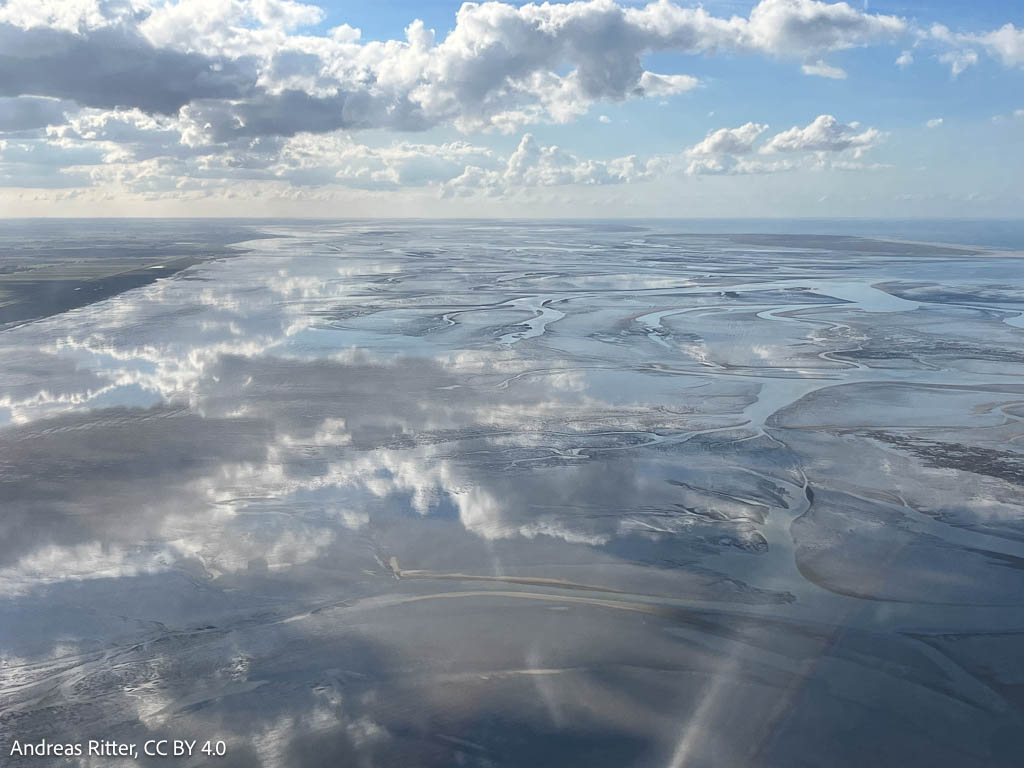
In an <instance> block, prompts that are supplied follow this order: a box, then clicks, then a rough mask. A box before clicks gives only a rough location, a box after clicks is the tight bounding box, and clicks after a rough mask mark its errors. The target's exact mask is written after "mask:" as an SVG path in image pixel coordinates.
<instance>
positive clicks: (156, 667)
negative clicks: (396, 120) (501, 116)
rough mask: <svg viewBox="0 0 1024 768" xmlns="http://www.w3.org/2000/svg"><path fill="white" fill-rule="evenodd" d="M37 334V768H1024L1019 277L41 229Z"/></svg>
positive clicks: (16, 342)
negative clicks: (102, 753) (184, 754)
mask: <svg viewBox="0 0 1024 768" xmlns="http://www.w3.org/2000/svg"><path fill="white" fill-rule="evenodd" d="M97 232H102V233H103V234H102V237H99V236H97V234H96V233H97ZM921 239H924V238H921ZM125 275H127V276H128V277H127V278H125ZM118 276H120V277H121V282H118V281H117V280H116V279H115V278H117V277H118ZM97 280H99V283H97V282H96V281H97ZM125 280H127V282H125ZM47 281H57V283H59V285H60V289H59V290H57V291H56V292H54V291H51V290H49V289H48V288H47V287H46V286H47ZM57 283H54V284H57ZM97 285H100V287H99V288H97V287H96V286H97ZM26 286H33V287H30V288H28V287H26ZM40 286H41V287H40ZM83 286H85V287H86V289H87V290H91V291H92V294H90V295H89V296H88V297H87V298H86V299H81V298H80V295H81V294H82V291H80V290H78V289H79V288H82V287H83ZM33 291H34V292H33ZM76 294H78V295H77V296H76ZM0 304H2V305H3V306H0V313H6V314H2V316H0V323H2V325H0V749H2V750H3V751H2V752H0V754H2V755H3V756H4V760H7V762H5V763H4V764H5V765H11V766H36V767H39V766H44V765H51V764H52V765H78V766H83V768H85V767H86V766H98V765H101V764H102V765H103V766H104V767H106V766H113V767H114V768H118V767H119V766H127V765H166V764H167V760H166V759H159V758H152V759H150V758H146V757H145V756H142V757H141V758H140V759H137V760H134V759H125V760H120V761H119V760H118V759H104V760H103V761H102V763H99V762H96V761H95V759H94V758H89V757H87V756H86V757H79V758H75V757H72V758H67V759H65V758H59V759H58V758H53V759H52V761H50V762H48V761H47V759H40V758H28V757H26V758H18V757H17V756H15V757H8V754H9V752H8V749H9V745H10V744H11V743H12V742H13V741H14V740H15V739H17V740H19V741H21V742H39V741H40V740H41V739H47V740H50V741H60V742H80V743H85V742H86V741H87V740H89V739H111V740H116V741H118V742H123V743H137V744H139V745H141V744H142V743H144V742H145V741H147V740H149V739H164V738H166V739H198V740H200V743H201V742H202V741H205V740H223V741H224V742H225V744H226V750H227V753H226V755H225V756H221V757H211V756H207V755H201V754H200V755H194V756H193V757H191V758H189V759H181V760H175V761H174V764H175V765H181V766H220V767H222V768H226V767H227V766H232V767H237V768H254V767H259V768H278V767H280V768H307V767H308V768H321V767H323V768H327V767H328V766H330V767H331V768H334V767H336V766H359V767H360V768H362V767H363V766H395V767H397V768H415V767H418V766H424V767H428V766H429V767H437V768H441V767H445V768H447V767H448V766H479V767H481V768H483V767H484V766H507V767H511V768H519V767H520V766H522V767H524V768H525V767H526V766H529V767H531V768H533V767H534V766H552V767H555V766H557V767H559V768H564V767H567V766H591V767H594V768H604V767H607V768H623V767H625V766H638V767H639V766H643V767H644V768H646V767H647V766H657V767H658V768H683V766H686V767H687V768H690V767H697V768H702V767H704V766H708V767H714V768H719V767H721V766H759V767H766V766H773V767H774V766H777V767H778V768H791V767H795V766H850V767H851V768H853V767H854V766H857V767H859V766H868V765H870V766H900V768H907V767H912V766H928V767H929V768H936V767H939V766H951V767H952V766H956V767H957V768H971V767H974V766H977V767H978V768H981V767H982V766H985V767H1001V766H1016V765H1020V760H1021V755H1022V754H1024V321H1022V318H1024V256H1022V254H1021V253H1019V252H1016V251H1012V250H1006V249H1001V250H996V249H993V248H987V247H983V246H978V247H974V246H970V245H935V244H929V243H925V242H910V241H908V240H898V239H878V238H875V239H872V238H868V237H858V236H853V235H851V234H848V233H846V234H837V235H828V234H823V233H821V232H815V233H805V234H782V233H778V234H764V233H761V234H750V233H744V232H736V233H734V234H728V233H726V234H700V233H694V232H692V231H686V228H684V227H681V226H678V225H675V224H673V223H672V222H603V223H602V222H552V221H533V222H488V221H475V222H470V221H463V222H430V221H390V222H386V221H375V222H368V221H351V222H338V221H333V222H327V221H317V222H313V221H272V222H244V221H233V222H195V221H193V222H173V221H170V222H163V223H162V224H161V225H160V226H157V227H154V226H153V224H152V223H151V222H150V223H146V222H135V223H132V222H118V223H116V224H111V223H109V222H107V223H96V222H84V223H83V222H80V223H76V224H70V223H68V222H64V223H56V224H49V225H48V224H46V223H45V222H36V223H34V224H32V223H25V222H22V223H16V224H11V223H6V224H3V223H0ZM0 762H2V761H0Z"/></svg>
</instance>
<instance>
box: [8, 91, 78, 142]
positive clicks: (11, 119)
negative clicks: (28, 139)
mask: <svg viewBox="0 0 1024 768" xmlns="http://www.w3.org/2000/svg"><path fill="white" fill-rule="evenodd" d="M74 109H76V107H75V105H74V104H73V103H71V102H67V101H61V100H59V99H46V98H40V97H38V96H17V97H14V98H0V132H5V133H6V132H11V131H27V130H31V129H33V128H44V127H46V126H47V125H54V124H57V123H62V122H64V112H65V111H67V110H74Z"/></svg>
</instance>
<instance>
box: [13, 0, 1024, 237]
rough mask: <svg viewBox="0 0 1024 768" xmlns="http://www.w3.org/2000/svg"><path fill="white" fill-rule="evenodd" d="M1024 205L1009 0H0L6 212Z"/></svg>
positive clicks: (1014, 8)
mask: <svg viewBox="0 0 1024 768" xmlns="http://www.w3.org/2000/svg"><path fill="white" fill-rule="evenodd" d="M1022 211H1024V4H1021V3H1020V2H1019V0H1001V1H998V2H996V1H993V2H984V0H980V1H979V2H975V3H963V2H952V1H948V0H946V1H942V2H921V3H912V2H898V1H895V2H884V3H883V2H876V0H869V1H864V2H855V3H853V4H848V3H842V2H841V3H828V2H819V1H818V0H760V2H756V3H750V2H734V1H733V0H722V1H721V2H706V3H704V4H703V5H690V4H688V3H686V2H681V3H680V2H675V1H674V0H657V1H656V2H651V3H633V2H622V0H619V1H616V0H579V1H578V2H570V3H543V4H535V3H526V4H516V3H504V2H489V3H464V4H459V3H453V2H442V1H441V0H426V1H425V2H413V1H412V0H401V1H400V2H392V3H389V2H386V1H385V0H376V1H371V0H348V1H346V2H339V1H337V0H332V1H331V2H325V3H324V4H322V5H317V4H312V3H305V2H299V1H298V0H164V1H161V0H0V216H6V217H20V216H157V217H159V216H259V217H266V216H311V217H342V218H344V217H364V216H386V217H401V216H423V217H433V216H444V217H461V216H467V217H474V216H487V217H491V216H517V217H518V216H523V217H527V216H556V217H611V216H615V217H680V218H684V217H840V216H854V217H896V218H899V217H983V218H985V217H992V218H1021V212H1022Z"/></svg>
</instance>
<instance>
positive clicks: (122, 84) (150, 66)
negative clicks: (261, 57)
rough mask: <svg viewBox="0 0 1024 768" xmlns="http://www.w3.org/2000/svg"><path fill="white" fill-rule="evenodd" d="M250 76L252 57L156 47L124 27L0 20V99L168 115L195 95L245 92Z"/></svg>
mask: <svg viewBox="0 0 1024 768" xmlns="http://www.w3.org/2000/svg"><path fill="white" fill-rule="evenodd" d="M255 77H256V72H255V66H254V65H253V63H252V62H251V61H250V60H247V59H241V60H235V61H231V60H224V59H215V58H212V57H209V56H203V55H200V54H194V53H182V52H179V51H174V50H170V49H160V48H155V47H154V46H153V45H152V44H151V43H149V42H148V41H147V40H145V39H144V38H143V37H141V36H140V35H139V34H138V33H136V32H134V31H133V30H131V29H128V28H125V27H107V28H101V29H93V30H90V31H88V32H87V33H84V34H73V33H71V32H66V31H64V30H60V29H49V28H43V27H35V28H32V29H21V28H20V27H16V26H14V25H11V24H0V96H21V95H33V96H50V97H53V98H58V99H71V100H74V101H75V102H77V103H78V104H81V105H83V106H89V107H99V108H104V109H113V108H116V107H138V108H139V109H142V110H145V111H146V112H155V113H161V114H166V115H171V114H176V113H177V112H178V110H179V109H180V108H181V107H182V106H184V105H185V104H188V103H189V102H190V101H192V100H193V99H201V98H210V99H230V98H241V97H243V96H246V95H247V94H249V93H251V92H252V90H253V83H254V82H255Z"/></svg>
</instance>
